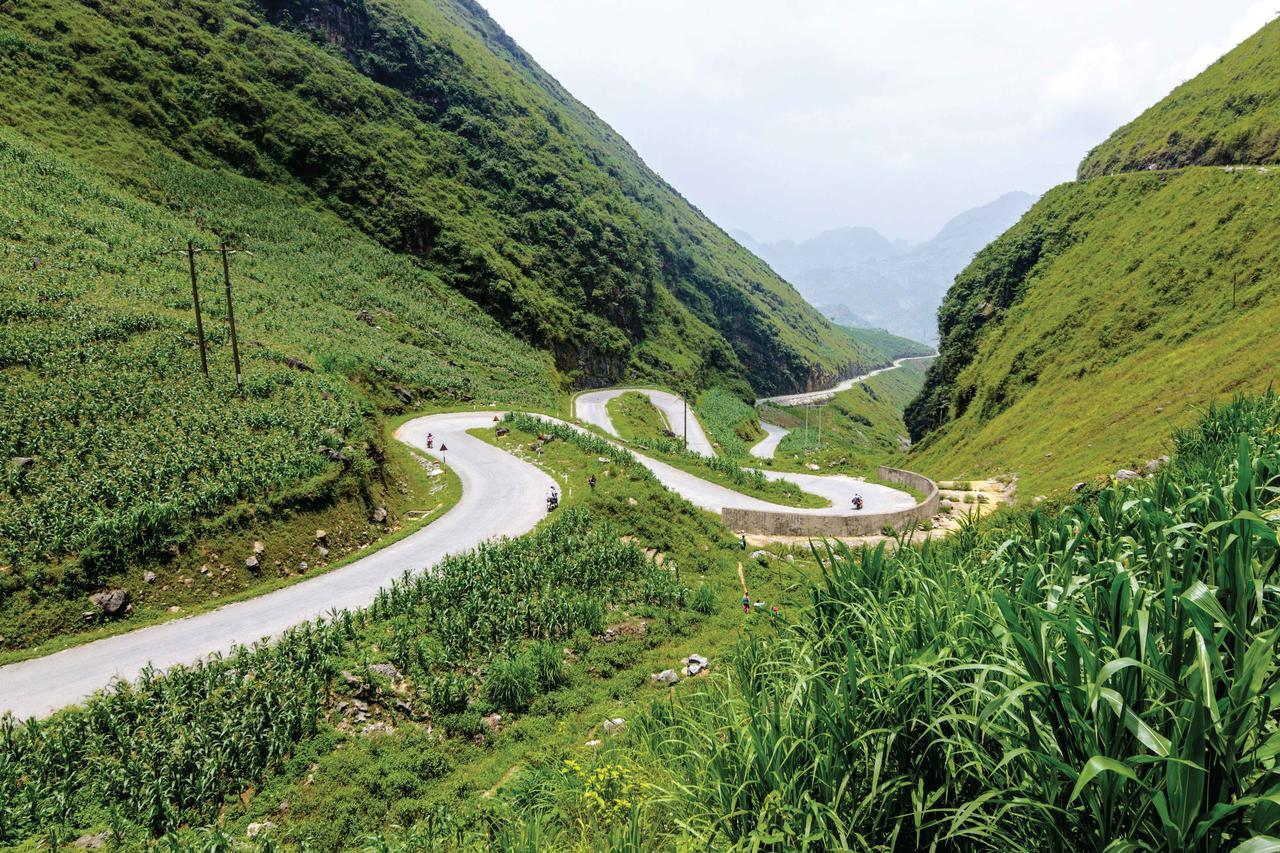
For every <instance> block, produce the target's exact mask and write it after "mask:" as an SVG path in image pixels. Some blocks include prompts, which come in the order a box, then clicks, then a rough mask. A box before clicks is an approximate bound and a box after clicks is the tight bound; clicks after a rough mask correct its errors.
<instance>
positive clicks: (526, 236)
mask: <svg viewBox="0 0 1280 853" xmlns="http://www.w3.org/2000/svg"><path fill="white" fill-rule="evenodd" d="M0 34H2V35H0V68H2V69H3V72H4V74H5V77H6V79H7V80H9V81H10V85H9V86H8V87H6V88H7V94H8V95H9V96H8V97H6V99H5V103H4V104H3V106H0V117H2V118H3V121H4V123H5V124H6V125H8V126H11V127H14V128H16V129H17V130H18V131H20V132H22V133H24V134H26V135H27V136H29V137H32V138H38V139H39V140H40V141H41V142H42V143H43V144H45V145H47V146H49V147H50V148H52V149H54V150H55V151H57V152H60V153H65V154H70V155H73V156H74V157H75V158H76V159H77V160H80V161H84V162H89V163H92V164H93V165H95V166H96V167H98V168H101V169H103V170H105V171H106V172H107V173H108V174H109V175H110V176H111V177H112V178H113V179H115V180H118V181H119V182H120V183H121V184H122V185H123V186H124V187H125V188H126V189H128V190H129V191H130V192H131V193H134V194H137V195H141V196H143V197H147V198H151V199H153V200H160V199H158V198H157V197H159V196H160V191H159V188H158V187H157V186H156V181H155V177H154V169H152V168H151V166H150V164H151V161H152V158H154V156H155V155H156V152H158V151H166V152H172V153H173V154H176V155H177V156H179V157H181V158H182V159H183V160H185V161H187V162H189V163H192V164H194V165H197V166H201V167H204V168H207V169H211V170H214V171H215V172H217V173H219V174H224V175H228V176H229V175H231V174H239V175H243V176H246V177H249V178H253V179H255V180H257V181H259V182H260V183H263V184H265V185H267V186H270V187H272V188H274V189H276V190H277V191H279V192H281V193H284V194H286V195H287V196H288V197H290V198H291V199H294V200H296V201H298V202H300V203H303V204H307V205H309V206H314V207H317V208H322V209H325V210H328V211H331V212H333V213H335V214H336V215H337V216H338V217H339V218H340V219H341V220H342V221H343V222H344V223H346V224H347V225H349V226H350V227H351V228H352V229H353V230H356V231H359V232H361V233H363V234H365V235H368V236H369V237H372V238H373V239H374V240H375V241H377V242H378V243H380V244H381V245H383V246H385V247H387V248H389V249H391V250H392V251H394V252H397V253H402V254H406V255H409V256H411V257H413V258H415V260H417V261H418V262H419V263H420V264H421V266H422V268H423V269H424V271H427V272H431V273H433V274H434V275H436V276H437V277H439V278H440V279H441V280H442V281H443V283H445V284H446V285H448V286H449V287H451V288H452V289H454V290H456V291H458V292H460V293H462V294H464V295H466V296H467V297H468V298H470V299H472V300H473V301H474V302H476V303H477V304H478V305H480V306H481V307H482V308H484V309H485V310H486V311H487V312H488V313H489V314H490V315H492V316H494V317H495V318H497V319H498V320H499V321H500V322H501V324H502V325H503V326H504V327H505V328H506V329H507V330H509V331H510V332H512V333H513V334H515V335H516V336H518V337H520V338H521V339H523V340H526V341H529V342H531V343H533V344H535V345H536V346H538V347H539V348H541V349H544V350H547V351H549V352H551V353H552V354H553V356H554V357H555V361H556V365H557V367H558V368H559V369H560V370H562V371H563V372H564V373H565V374H566V375H567V377H568V378H569V379H570V380H573V381H578V382H580V383H583V384H592V383H599V382H604V381H612V380H615V379H617V378H620V377H621V376H623V375H649V374H654V373H669V372H670V371H672V370H677V371H679V372H681V373H684V374H686V375H688V376H691V377H692V376H720V377H724V378H725V379H730V380H737V381H739V382H741V381H744V380H745V381H750V382H751V384H752V385H753V386H755V387H756V388H757V389H758V390H762V391H766V390H770V389H774V388H794V387H801V386H804V385H806V384H809V383H810V382H813V381H820V380H821V379H822V378H824V377H825V376H827V375H829V374H834V373H836V372H838V371H840V370H841V369H842V368H845V367H847V366H849V365H850V364H851V363H853V362H856V361H857V359H858V353H857V351H856V350H854V349H853V348H851V347H850V346H849V345H848V342H847V340H846V339H845V338H843V337H842V336H841V335H839V334H838V333H836V332H835V331H834V330H833V329H832V328H831V326H830V325H829V324H828V323H826V322H825V321H823V319H822V318H821V317H820V316H819V315H818V314H817V312H816V311H814V310H812V309H810V308H809V307H808V306H807V305H805V303H804V302H803V300H802V299H800V298H799V296H798V295H796V294H795V292H794V291H793V290H792V289H791V288H790V287H788V286H787V285H786V284H784V283H783V282H782V281H781V280H780V279H778V278H777V277H776V276H774V275H773V274H772V273H770V272H769V270H768V269H767V268H766V267H765V266H764V265H763V264H761V263H760V262H759V261H757V260H756V259H755V258H754V257H753V256H751V255H750V254H749V253H748V252H746V251H745V250H743V249H741V248H740V247H738V246H737V245H736V244H735V243H734V242H733V241H732V240H730V239H729V238H728V237H727V236H726V235H725V234H723V233H722V232H721V231H720V230H719V229H718V228H716V227H715V226H714V225H712V224H711V223H710V222H709V221H707V220H706V219H705V218H704V217H702V216H701V215H700V214H699V213H698V212H697V211H696V210H694V209H693V208H692V207H690V206H689V205H688V204H687V203H686V202H685V201H684V200H683V199H681V198H680V196H679V195H678V194H677V193H676V192H675V191H674V190H673V189H672V188H671V187H669V186H668V185H667V184H665V183H664V182H663V181H662V180H661V179H660V178H659V177H658V176H656V175H654V174H653V173H652V172H651V171H650V170H648V169H647V168H646V167H645V166H644V164H643V163H642V162H641V161H640V159H639V158H638V157H637V156H636V154H635V153H634V152H633V151H632V150H631V149H630V147H628V146H627V145H626V143H625V142H624V141H623V140H621V139H620V138H619V137H618V136H617V135H616V134H615V133H614V132H613V131H612V130H611V129H609V128H608V127H607V126H606V125H604V124H603V123H602V122H600V121H599V119H597V118H596V117H595V116H593V115H592V114H591V113H590V112H589V111H588V110H587V109H586V108H585V107H583V106H582V105H581V104H579V103H578V102H577V101H575V100H574V99H573V98H572V97H571V96H570V95H569V94H568V93H567V92H565V91H564V90H563V89H562V88H560V87H559V86H558V84H556V83H555V81H554V80H552V79H551V78H550V77H549V76H547V75H546V73H545V72H543V71H542V70H541V69H540V68H538V66H537V65H536V64H535V63H534V62H533V61H532V60H531V59H530V58H529V57H528V56H527V55H526V54H524V53H523V52H522V51H521V50H520V49H519V48H518V47H517V46H516V45H515V44H514V43H513V42H512V41H511V40H510V39H509V38H508V37H507V36H506V35H505V34H504V33H503V32H502V31H501V30H500V29H499V28H498V27H497V26H496V25H495V24H494V23H493V22H492V20H491V19H489V17H488V16H487V15H486V14H485V13H484V11H483V10H482V9H480V8H479V7H478V6H477V5H476V4H474V3H471V2H469V1H468V0H431V2H428V0H399V2H380V3H366V2H364V0H335V2H323V3H309V2H283V0H261V2H252V0H241V2H232V0H196V2H183V3H181V4H177V5H175V4H172V3H165V2H142V3H123V2H95V3H91V4H80V3H75V2H70V1H69V0H43V2H32V3H26V2H24V3H22V4H17V5H16V6H14V5H7V6H6V7H5V8H4V9H3V10H0ZM165 201H167V202H168V206H170V207H171V208H173V209H176V210H179V211H182V210H184V208H183V207H182V206H181V205H183V204H184V203H185V204H189V203H190V202H191V200H189V199H188V200H181V199H165ZM202 207H203V206H202ZM222 216H223V213H222V211H221V210H220V209H218V208H216V207H211V206H209V207H204V209H203V210H201V218H202V220H203V223H204V224H206V225H207V226H208V227H209V228H210V230H213V231H215V232H218V233H227V234H231V235H232V236H237V237H238V236H239V234H238V232H236V231H235V229H233V228H232V227H230V223H227V222H225V221H224V220H223V219H222Z"/></svg>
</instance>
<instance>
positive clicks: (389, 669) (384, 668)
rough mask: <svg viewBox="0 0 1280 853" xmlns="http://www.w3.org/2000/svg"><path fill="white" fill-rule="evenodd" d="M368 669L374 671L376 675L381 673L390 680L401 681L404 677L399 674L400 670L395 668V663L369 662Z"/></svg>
mask: <svg viewBox="0 0 1280 853" xmlns="http://www.w3.org/2000/svg"><path fill="white" fill-rule="evenodd" d="M369 671H370V672H376V673H377V674H378V675H381V676H382V677H383V678H388V679H390V680H392V681H401V680H403V679H404V676H403V675H401V674H400V670H398V669H396V667H395V664H390V663H375V664H370V666H369Z"/></svg>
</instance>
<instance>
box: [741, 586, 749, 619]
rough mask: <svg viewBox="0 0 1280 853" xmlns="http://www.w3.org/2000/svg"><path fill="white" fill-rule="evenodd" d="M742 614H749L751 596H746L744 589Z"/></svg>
mask: <svg viewBox="0 0 1280 853" xmlns="http://www.w3.org/2000/svg"><path fill="white" fill-rule="evenodd" d="M742 612H743V613H750V612H751V596H749V595H747V591H746V590H745V589H744V590H743V591H742Z"/></svg>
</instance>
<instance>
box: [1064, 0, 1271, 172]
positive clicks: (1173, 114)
mask: <svg viewBox="0 0 1280 853" xmlns="http://www.w3.org/2000/svg"><path fill="white" fill-rule="evenodd" d="M1277 78H1280V25H1277V24H1276V23H1271V24H1269V25H1267V26H1265V27H1263V28H1262V29H1261V30H1259V31H1258V32H1257V33H1255V34H1254V35H1253V36H1251V37H1250V38H1248V39H1246V40H1245V41H1244V42H1243V43H1242V44H1240V45H1239V46H1238V47H1237V48H1236V49H1235V50H1232V51H1231V52H1230V53H1228V54H1227V55H1226V56H1224V57H1222V58H1221V59H1219V60H1218V61H1217V62H1215V63H1214V64H1213V65H1211V66H1209V68H1208V69H1206V70H1205V71H1204V72H1203V73H1202V74H1199V75H1198V76H1196V77H1195V78H1194V79H1192V80H1189V81H1187V82H1186V83H1183V84H1182V85H1181V86H1179V87H1178V88H1176V89H1174V90H1173V92H1171V93H1170V94H1169V96H1168V97H1166V98H1165V99H1164V100H1162V101H1160V103H1158V104H1156V105H1155V106H1153V107H1152V108H1151V109H1149V110H1147V111H1146V112H1144V113H1143V114H1142V115H1141V116H1139V117H1138V118H1136V119H1135V120H1133V121H1132V122H1130V123H1129V124H1126V125H1125V126H1124V127H1122V128H1120V129H1119V130H1117V131H1116V132H1115V133H1114V134H1112V135H1111V138H1110V139H1108V140H1107V141H1106V142H1104V143H1103V144H1101V145H1099V146H1098V147H1097V148H1095V149H1093V150H1092V151H1090V152H1089V155H1088V156H1087V157H1085V159H1084V162H1082V163H1081V164H1080V173H1079V174H1080V179H1081V180H1085V179H1088V178H1095V177H1098V176H1100V175H1114V174H1118V173H1120V172H1133V171H1137V170H1139V169H1150V168H1153V167H1154V168H1155V169H1173V168H1178V167H1180V166H1227V165H1238V164H1263V163H1278V162H1280V129H1278V128H1280V90H1277V88H1276V80H1277Z"/></svg>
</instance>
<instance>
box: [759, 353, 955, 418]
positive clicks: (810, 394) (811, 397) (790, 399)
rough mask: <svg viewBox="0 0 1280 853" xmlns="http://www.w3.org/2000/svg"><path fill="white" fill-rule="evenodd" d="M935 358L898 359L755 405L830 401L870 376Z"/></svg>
mask: <svg viewBox="0 0 1280 853" xmlns="http://www.w3.org/2000/svg"><path fill="white" fill-rule="evenodd" d="M937 357H938V356H937V354H936V353H935V354H934V355H913V356H910V357H908V358H900V359H897V360H896V361H894V363H893V364H891V365H889V366H888V367H881V368H879V369H877V370H873V371H871V372H870V373H864V374H862V375H861V376H854V377H852V378H850V379H845V380H844V381H842V382H841V383H840V384H839V385H836V386H835V387H834V388H828V389H827V390H825V391H805V392H803V393H801V394H782V395H779V396H777V397H761V398H760V399H758V400H756V405H757V406H758V405H760V404H761V403H774V404H775V405H778V406H806V405H809V404H811V403H821V402H824V401H826V400H830V399H831V398H832V397H834V396H835V395H837V394H839V393H840V392H841V391H848V390H849V389H850V388H852V387H853V386H854V385H857V384H858V383H859V382H862V381H863V380H865V379H870V378H871V377H872V376H879V375H880V374H881V373H887V372H889V371H890V370H896V369H898V368H899V367H902V365H903V364H905V363H906V362H908V361H926V360H928V359H931V358H937Z"/></svg>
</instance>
